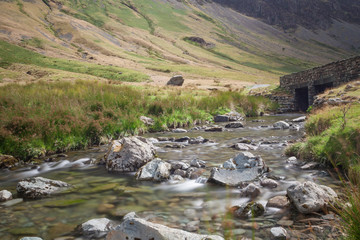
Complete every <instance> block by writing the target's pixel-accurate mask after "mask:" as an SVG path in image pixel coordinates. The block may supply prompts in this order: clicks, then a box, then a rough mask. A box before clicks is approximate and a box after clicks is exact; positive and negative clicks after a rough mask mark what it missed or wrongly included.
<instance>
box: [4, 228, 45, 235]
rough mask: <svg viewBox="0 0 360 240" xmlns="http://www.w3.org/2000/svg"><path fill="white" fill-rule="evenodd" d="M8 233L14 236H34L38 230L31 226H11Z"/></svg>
mask: <svg viewBox="0 0 360 240" xmlns="http://www.w3.org/2000/svg"><path fill="white" fill-rule="evenodd" d="M9 233H11V234H12V235H15V236H36V235H38V230H37V229H36V228H33V227H24V228H13V229H10V230H9Z"/></svg>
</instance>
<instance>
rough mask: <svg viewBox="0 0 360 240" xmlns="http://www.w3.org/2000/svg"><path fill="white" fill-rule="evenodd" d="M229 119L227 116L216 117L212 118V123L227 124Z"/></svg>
mask: <svg viewBox="0 0 360 240" xmlns="http://www.w3.org/2000/svg"><path fill="white" fill-rule="evenodd" d="M229 121H230V117H229V116H228V115H216V116H215V117H214V122H229Z"/></svg>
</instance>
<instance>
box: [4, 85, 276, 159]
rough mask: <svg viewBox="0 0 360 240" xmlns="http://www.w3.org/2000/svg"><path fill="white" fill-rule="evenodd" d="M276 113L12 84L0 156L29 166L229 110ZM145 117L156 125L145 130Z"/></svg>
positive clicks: (175, 94) (219, 97)
mask: <svg viewBox="0 0 360 240" xmlns="http://www.w3.org/2000/svg"><path fill="white" fill-rule="evenodd" d="M272 107H274V106H273V104H271V103H270V102H269V100H265V99H263V98H260V97H250V96H245V95H244V94H242V93H241V92H215V93H208V92H205V91H204V92H202V91H199V92H194V91H187V90H177V89H172V88H170V89H138V88H134V87H130V86H121V85H110V84H105V83H97V82H90V81H76V82H57V83H45V82H38V83H32V84H29V85H25V86H21V85H18V84H9V85H6V86H3V87H0V109H1V111H0V153H3V154H10V155H13V156H15V157H17V158H20V159H24V160H27V159H31V158H34V157H40V156H43V155H45V154H50V153H56V152H62V151H67V150H71V149H81V148H85V147H87V146H90V145H97V144H100V143H103V142H107V141H108V140H110V139H114V138H115V139H116V138H119V137H120V136H124V135H129V134H138V133H141V132H144V131H160V130H165V129H167V128H168V127H175V126H188V125H191V124H193V123H194V122H195V121H196V122H201V121H205V120H212V114H215V113H218V112H219V110H221V109H223V108H228V109H230V108H231V109H234V110H237V111H239V112H243V113H245V114H246V115H249V116H255V115H258V114H259V113H260V112H261V111H264V110H266V109H270V108H272ZM142 115H145V116H148V117H151V118H153V119H154V121H155V124H154V125H153V126H145V124H144V123H142V122H141V121H140V120H139V118H140V116H142Z"/></svg>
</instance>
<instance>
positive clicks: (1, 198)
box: [0, 190, 12, 202]
mask: <svg viewBox="0 0 360 240" xmlns="http://www.w3.org/2000/svg"><path fill="white" fill-rule="evenodd" d="M11 199H12V194H11V192H9V191H8V190H2V191H0V202H5V201H8V200H11Z"/></svg>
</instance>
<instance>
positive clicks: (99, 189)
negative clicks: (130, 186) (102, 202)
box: [80, 183, 118, 194]
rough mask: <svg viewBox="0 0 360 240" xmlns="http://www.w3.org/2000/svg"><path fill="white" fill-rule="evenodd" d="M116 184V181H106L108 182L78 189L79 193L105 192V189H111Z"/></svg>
mask: <svg viewBox="0 0 360 240" xmlns="http://www.w3.org/2000/svg"><path fill="white" fill-rule="evenodd" d="M117 185H118V184H117V183H108V184H103V185H98V186H96V187H93V188H86V189H83V190H81V191H80V193H85V194H89V193H100V192H106V191H110V190H113V189H114V188H115V187H116V186H117Z"/></svg>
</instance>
